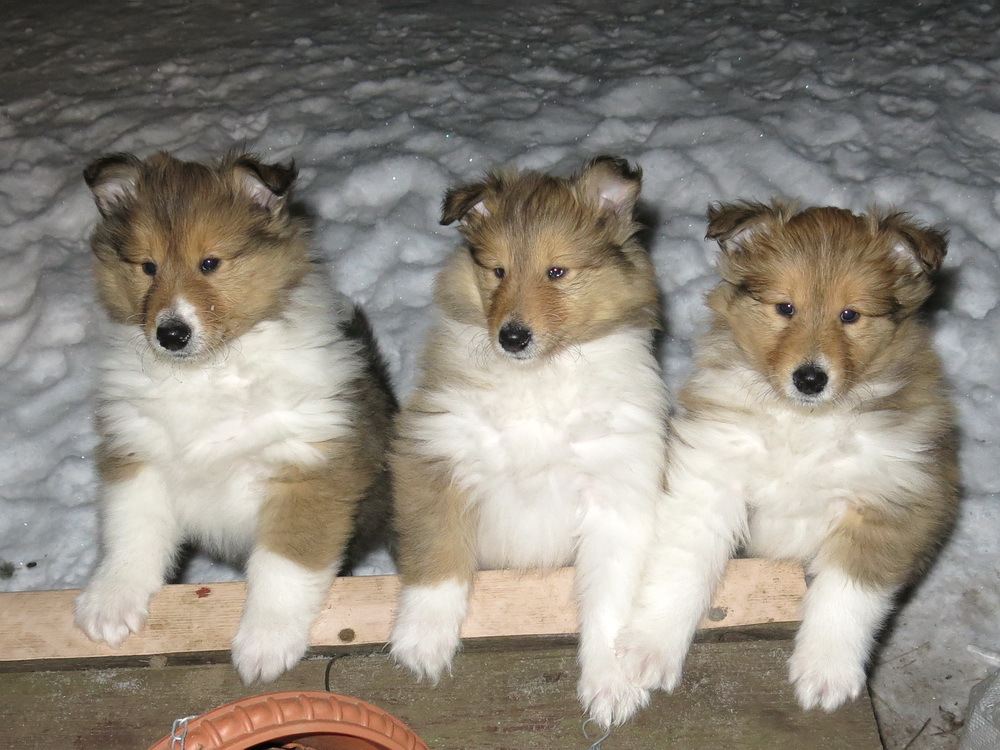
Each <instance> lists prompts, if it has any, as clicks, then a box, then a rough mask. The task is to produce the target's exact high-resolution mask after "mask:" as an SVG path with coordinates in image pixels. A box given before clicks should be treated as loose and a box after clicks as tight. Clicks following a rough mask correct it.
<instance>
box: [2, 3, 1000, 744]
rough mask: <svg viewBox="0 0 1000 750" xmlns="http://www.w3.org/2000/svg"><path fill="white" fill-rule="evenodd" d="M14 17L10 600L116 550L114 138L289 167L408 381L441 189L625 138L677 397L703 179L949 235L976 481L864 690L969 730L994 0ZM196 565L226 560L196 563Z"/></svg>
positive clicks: (994, 332) (9, 73) (7, 232)
mask: <svg viewBox="0 0 1000 750" xmlns="http://www.w3.org/2000/svg"><path fill="white" fill-rule="evenodd" d="M609 8H613V10H609ZM4 16H5V18H4V23H3V25H2V28H0V257H2V264H0V368H2V374H0V590H23V589H39V588H60V587H76V586H80V585H82V584H83V583H84V581H85V579H86V577H87V574H88V572H89V570H90V568H91V566H92V565H93V563H94V560H95V556H96V552H97V549H96V544H95V539H96V515H95V506H94V499H95V478H94V470H93V465H92V461H91V458H92V450H93V447H94V434H93V431H92V428H91V423H90V414H91V408H92V403H91V400H92V394H93V377H94V364H95V357H96V352H97V341H98V337H97V335H96V333H97V329H98V320H99V312H98V310H97V309H96V307H95V305H94V303H93V299H92V297H93V287H92V282H91V278H90V275H89V265H90V259H89V256H88V250H87V247H86V237H87V235H88V233H89V230H90V228H91V226H92V224H93V221H94V218H95V216H96V211H95V210H94V207H93V204H92V202H91V198H90V195H89V192H88V191H87V190H86V188H85V187H84V184H83V181H82V179H81V177H80V170H81V169H82V168H83V166H84V165H85V164H86V163H87V162H88V161H89V160H90V159H92V158H93V157H95V156H97V155H99V154H101V153H104V152H107V151H117V150H128V151H134V152H136V153H138V154H140V155H142V156H146V155H148V154H149V153H151V152H152V151H154V150H157V149H168V150H171V151H174V152H176V153H177V154H178V155H179V156H181V157H184V158H192V159H204V158H212V157H215V156H218V155H220V154H221V153H222V152H223V151H225V150H226V149H228V148H230V147H231V146H232V145H233V144H245V145H246V146H247V147H249V148H251V149H253V150H256V151H258V152H260V153H262V154H263V155H264V156H266V157H268V158H271V159H275V160H284V159H288V158H290V157H294V158H295V159H296V160H297V162H298V163H299V165H300V167H301V180H300V184H299V190H298V196H299V199H300V200H301V201H302V202H303V203H304V205H305V207H306V208H307V210H309V211H310V212H311V213H312V214H313V215H314V216H315V219H316V227H315V228H316V246H317V249H318V250H319V251H320V252H321V253H322V254H323V255H324V256H325V257H326V258H328V259H329V261H330V262H331V273H332V277H333V280H334V282H335V283H336V285H337V286H338V287H339V288H340V289H341V290H343V291H344V292H346V293H348V294H349V295H351V296H352V297H354V298H355V299H356V300H357V301H359V302H361V303H363V304H364V305H365V306H366V308H367V310H368V312H369V315H370V317H371V319H372V322H373V324H374V327H375V329H376V331H377V333H378V335H379V337H380V339H381V342H382V346H383V348H384V350H385V352H386V354H387V357H388V359H389V361H390V363H391V367H392V370H393V374H394V377H395V379H396V383H397V384H398V386H399V390H400V392H401V393H403V394H405V393H406V392H407V391H408V390H409V388H410V386H411V383H412V382H413V376H414V359H415V355H416V353H417V352H418V350H419V347H420V344H421V341H422V337H423V334H424V331H425V330H426V326H427V323H428V319H429V312H430V309H429V303H430V285H431V280H432V278H433V276H434V273H435V271H436V269H437V267H438V264H439V262H440V261H441V259H442V258H443V256H444V255H445V253H446V252H447V251H448V250H449V248H450V247H452V245H453V243H454V242H455V238H456V234H455V231H454V229H453V228H443V227H439V226H438V223H437V219H438V210H439V203H440V199H441V196H442V194H443V191H444V189H445V187H446V186H447V185H449V184H451V183H453V182H456V181H461V180H468V179H469V178H472V177H474V176H476V175H477V174H478V173H480V172H481V171H482V170H483V169H486V168H488V167H490V166H493V165H496V164H500V163H507V162H514V163H516V164H518V165H521V166H527V167H535V168H544V169H552V170H555V171H558V172H561V173H563V174H567V173H569V172H570V171H572V170H573V169H575V168H576V167H577V166H579V164H580V163H581V161H582V160H583V159H585V158H587V157H590V156H593V155H595V154H598V153H604V152H610V153H617V154H621V155H624V156H627V157H628V158H630V159H633V160H635V161H638V162H639V163H640V164H641V165H642V167H643V169H644V170H645V177H646V180H645V190H644V193H643V195H644V198H645V201H646V208H647V213H648V219H649V221H650V224H651V233H650V247H651V250H652V253H653V256H654V258H655V261H656V265H657V267H658V269H659V272H660V275H661V279H662V288H663V291H664V293H665V300H666V312H667V317H668V319H669V334H670V335H669V338H668V339H667V342H666V346H665V348H664V366H665V371H666V375H667V378H668V380H669V382H670V384H671V385H672V386H674V387H676V386H677V384H678V383H679V381H680V379H681V378H682V377H683V376H684V374H685V372H686V370H687V367H688V357H689V354H690V349H691V344H690V342H691V339H692V337H693V336H694V335H696V334H697V333H698V331H699V330H700V329H701V326H702V323H703V319H704V315H703V311H702V306H701V296H702V294H703V292H704V291H705V290H706V289H707V288H708V287H709V286H710V285H711V283H712V280H713V276H712V258H713V247H711V246H710V245H709V244H708V243H706V242H704V241H703V240H702V236H703V234H704V221H703V216H704V211H705V207H706V204H707V203H708V202H709V201H712V200H732V199H736V198H740V197H751V198H767V197H769V196H771V195H784V196H794V197H801V198H802V199H803V200H804V201H805V202H807V203H831V204H838V205H843V206H847V207H850V208H854V209H859V210H860V209H863V208H864V207H865V206H866V205H868V204H869V203H872V202H881V203H895V204H897V205H899V206H901V207H903V208H905V209H907V210H909V211H912V212H913V213H915V214H916V215H917V216H918V217H919V218H920V219H922V220H924V221H928V222H931V223H935V224H937V225H939V226H941V227H944V228H947V229H948V230H949V231H950V233H951V252H950V254H949V257H948V261H947V263H946V273H945V274H944V278H943V284H942V293H941V294H940V295H939V296H938V298H937V300H936V302H937V304H936V312H935V315H934V323H935V325H936V327H937V344H938V346H939V349H940V351H941V353H942V354H943V355H944V359H945V363H946V367H947V372H948V375H949V377H950V378H951V381H952V383H953V385H954V389H955V397H956V400H957V402H958V406H959V409H960V413H961V427H962V436H961V455H962V469H963V472H964V482H965V489H966V501H965V506H964V512H963V515H962V519H961V523H960V524H959V527H958V529H957V531H956V533H955V535H954V538H953V539H952V541H951V543H950V544H949V545H948V547H947V548H946V549H945V551H944V553H943V554H942V556H941V559H940V560H939V562H938V564H937V565H936V566H935V568H934V569H933V571H932V572H931V574H930V575H929V577H928V578H927V579H926V580H925V581H924V583H923V584H922V585H921V586H919V587H918V588H917V589H916V590H915V592H914V593H913V596H912V598H911V599H910V600H909V601H908V603H906V605H905V606H904V607H903V609H902V612H901V614H900V615H899V617H898V618H897V619H896V621H895V625H894V627H893V629H892V631H891V634H890V637H889V639H888V643H887V644H886V646H885V647H884V649H883V650H882V652H881V654H880V656H879V663H878V667H877V669H876V671H875V677H874V680H873V684H872V687H873V692H874V694H875V697H876V705H877V709H878V712H879V716H880V720H881V723H882V727H883V731H884V733H885V735H886V740H887V743H888V746H889V747H890V748H894V749H895V748H902V747H904V746H907V743H908V742H910V741H911V740H912V739H913V738H914V737H915V736H917V735H918V734H919V737H917V739H916V741H914V742H913V744H912V745H909V746H908V747H911V748H948V747H955V746H956V745H957V730H956V726H955V723H956V722H958V721H961V718H962V715H963V710H964V707H965V703H966V700H967V696H968V690H969V688H970V686H971V685H972V684H973V683H974V682H975V681H976V680H977V679H980V678H981V677H982V676H984V675H985V673H986V672H987V669H988V665H987V663H986V661H984V660H982V659H981V658H980V657H977V656H976V655H974V654H973V653H971V652H970V651H969V650H968V648H967V646H970V645H971V646H974V647H976V648H978V649H981V650H986V651H998V650H1000V637H998V631H1000V628H998V625H1000V574H998V566H997V560H998V555H997V553H998V547H1000V509H998V503H997V499H998V493H1000V456H998V454H997V443H998V438H1000V399H998V392H1000V354H998V352H1000V345H998V344H1000V255H998V250H997V249H996V247H997V245H996V235H997V231H998V226H1000V225H998V217H1000V187H998V186H1000V33H998V32H1000V28H998V27H1000V9H998V8H997V7H996V4H995V3H994V2H949V1H948V0H925V1H924V2H922V3H880V2H875V1H874V0H868V1H867V2H859V1H854V2H852V1H850V0H848V1H847V2H840V3H819V2H798V3H781V2H776V1H769V0H764V1H763V2H755V3H740V2H737V1H736V0H699V2H673V3H663V2H658V1H657V0H624V1H623V2H617V3H607V2H603V1H602V2H587V1H584V2H569V1H568V0H563V1H560V2H547V3H539V2H537V1H530V0H507V2H504V3H488V2H475V1H470V0H440V1H439V2H437V3H433V4H431V3H418V2H413V1H412V0H410V1H407V0H386V2H380V3H375V2H369V1H368V0H358V1H357V2H351V3H344V4H339V3H332V2H326V1H324V2H316V1H311V2H298V3H271V2H265V1H264V0H243V1H240V0H232V1H230V2H211V1H210V0H206V1H205V2H190V1H188V0H172V1H171V0H159V1H158V2H140V1H139V0H135V1H133V2H110V0H108V1H106V2H90V3H79V2H76V0H44V2H36V3H17V4H16V5H15V4H13V3H8V4H6V6H5V8H4ZM188 575H189V578H191V579H199V578H200V579H212V578H215V579H219V578H231V577H232V576H233V573H232V571H230V570H228V569H225V568H222V567H219V566H215V565H213V564H211V563H210V562H209V561H206V560H203V559H199V560H196V561H195V564H194V565H193V566H192V567H191V569H190V570H189V573H188Z"/></svg>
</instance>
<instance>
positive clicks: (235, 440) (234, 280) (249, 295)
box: [76, 153, 395, 682]
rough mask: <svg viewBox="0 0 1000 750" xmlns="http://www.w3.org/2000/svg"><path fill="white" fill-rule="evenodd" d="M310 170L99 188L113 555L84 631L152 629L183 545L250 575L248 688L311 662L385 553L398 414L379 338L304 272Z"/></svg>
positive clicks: (241, 169) (96, 579) (191, 166)
mask: <svg viewBox="0 0 1000 750" xmlns="http://www.w3.org/2000/svg"><path fill="white" fill-rule="evenodd" d="M295 176H296V172H295V169H294V167H290V166H282V165H277V164H263V163H261V162H260V161H258V160H257V159H256V158H254V157H252V156H249V155H245V154H231V155H229V156H227V157H225V158H224V159H222V160H221V161H220V162H219V163H218V164H216V165H212V166H208V165H204V164H199V163H191V162H183V161H179V160H177V159H175V158H173V157H171V156H169V155H168V154H165V153H159V154H156V155H154V156H152V157H151V158H149V159H148V160H145V161H142V160H139V159H137V158H136V157H134V156H132V155H130V154H114V155H110V156H105V157H103V158H101V159H98V160H97V161H95V162H94V163H93V164H91V165H90V166H88V167H87V169H86V170H85V171H84V177H85V179H86V181H87V184H88V185H89V186H90V189H91V190H92V191H93V193H94V198H95V200H96V202H97V207H98V209H99V210H100V213H101V218H100V221H99V222H98V224H97V227H96V229H95V231H94V233H93V237H92V240H91V245H92V248H93V251H94V253H95V255H96V256H97V263H96V273H97V286H98V291H99V299H100V302H101V305H102V306H103V307H104V309H105V310H106V311H107V314H108V317H109V318H110V333H109V336H108V339H109V340H108V347H107V352H106V355H105V357H104V361H103V364H102V369H101V378H100V386H99V388H100V390H99V392H98V398H97V427H98V432H99V434H100V446H99V451H98V458H99V464H98V468H99V473H100V477H101V480H102V483H103V488H102V502H103V519H102V521H103V525H102V530H103V543H104V544H103V547H104V550H103V556H102V559H101V561H100V563H99V565H98V567H97V570H96V572H95V573H94V576H93V578H92V579H91V581H90V583H89V585H88V586H87V588H86V590H85V591H84V592H83V593H82V594H81V595H80V597H79V598H78V599H77V601H76V622H77V625H78V626H79V627H80V628H81V629H82V630H83V631H84V632H85V633H86V634H87V635H88V636H89V637H90V638H92V639H93V640H95V641H103V642H106V643H108V644H109V645H111V646H117V645H118V644H120V643H121V642H122V640H124V638H125V637H126V636H127V635H128V634H129V632H135V631H138V630H139V629H140V628H142V626H143V624H144V622H145V620H146V616H147V613H148V604H149V600H150V597H151V595H152V594H153V593H154V592H156V591H157V590H158V589H159V588H160V586H161V585H162V584H163V582H164V580H165V577H166V576H167V575H168V573H169V571H170V570H171V568H172V566H173V564H174V562H175V559H176V555H177V552H178V550H179V548H180V546H181V544H182V542H184V541H185V540H189V541H192V542H195V543H197V544H199V545H201V546H202V547H204V548H206V549H207V550H209V551H210V552H212V553H213V554H216V555H219V556H223V557H226V558H235V559H237V560H245V562H246V574H247V583H248V587H247V600H246V606H245V608H244V611H243V617H242V620H241V622H240V626H239V630H238V632H237V633H236V637H235V639H234V641H233V663H234V664H235V666H236V669H237V671H238V672H239V674H240V676H241V677H242V678H243V679H244V680H245V681H246V682H251V681H253V680H257V679H261V680H270V679H273V678H275V677H277V676H278V675H279V674H280V673H281V672H282V671H284V670H286V669H289V668H290V667H292V666H293V665H294V664H295V663H296V662H297V661H298V660H299V659H300V658H301V657H302V655H303V654H304V653H305V650H306V647H307V646H308V640H309V629H310V627H311V625H312V622H313V620H314V618H315V616H316V614H317V613H318V611H319V609H320V607H321V605H322V603H323V601H324V599H325V595H326V591H327V589H328V587H329V585H330V583H331V580H332V578H333V577H334V576H335V575H336V574H337V571H338V570H339V569H341V568H344V569H348V568H350V567H351V566H352V565H354V564H355V563H356V562H358V561H359V560H360V559H361V558H362V557H364V555H365V554H367V553H368V552H369V551H370V550H372V549H373V548H375V547H376V546H378V545H382V544H385V543H386V542H387V540H388V528H389V523H390V521H391V504H390V499H389V492H388V487H389V482H388V466H387V462H386V459H385V455H386V452H387V449H388V440H389V432H390V420H391V417H392V413H393V411H394V409H395V401H394V399H393V397H392V394H391V392H390V391H389V389H388V387H387V381H386V380H385V379H384V377H382V376H381V374H380V373H381V363H380V361H379V360H378V357H377V353H376V352H375V350H374V347H373V342H372V340H371V337H370V332H368V331H367V327H366V324H365V323H364V321H363V319H362V318H361V316H360V311H355V310H352V308H351V306H350V305H349V304H345V303H344V302H343V301H341V300H338V299H337V298H335V296H334V295H333V293H332V291H331V290H330V289H329V288H328V284H327V280H326V278H325V274H324V272H323V270H322V268H321V267H320V266H318V265H315V264H313V263H312V262H310V260H309V259H308V257H307V253H306V246H307V238H306V231H305V228H304V225H303V222H302V221H301V220H300V219H298V218H296V217H294V216H292V215H291V214H290V213H289V210H288V199H289V193H290V190H291V188H292V184H293V182H294V180H295Z"/></svg>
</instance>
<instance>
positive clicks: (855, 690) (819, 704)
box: [788, 648, 865, 711]
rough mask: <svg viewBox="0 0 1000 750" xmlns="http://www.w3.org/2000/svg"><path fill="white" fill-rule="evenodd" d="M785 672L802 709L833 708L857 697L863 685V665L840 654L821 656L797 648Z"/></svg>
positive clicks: (825, 709)
mask: <svg viewBox="0 0 1000 750" xmlns="http://www.w3.org/2000/svg"><path fill="white" fill-rule="evenodd" d="M788 674H789V677H790V678H791V680H792V683H793V684H794V685H795V697H796V699H797V700H798V702H799V705H800V706H802V708H804V709H810V708H822V709H823V710H824V711H833V710H835V709H837V708H839V707H840V706H842V705H843V704H844V703H847V702H848V701H851V700H854V699H855V698H857V697H858V696H859V695H860V694H861V691H862V690H863V689H864V687H865V670H864V667H863V666H862V665H861V664H858V663H855V662H853V661H852V660H851V659H850V658H849V657H845V656H844V655H843V654H822V655H821V654H816V653H810V652H809V650H808V649H803V648H796V649H795V652H794V653H793V654H792V658H791V659H790V660H789V662H788Z"/></svg>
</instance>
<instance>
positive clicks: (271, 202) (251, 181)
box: [231, 154, 299, 212]
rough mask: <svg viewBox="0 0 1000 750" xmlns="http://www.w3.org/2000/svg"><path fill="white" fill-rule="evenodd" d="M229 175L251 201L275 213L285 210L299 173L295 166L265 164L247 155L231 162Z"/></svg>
mask: <svg viewBox="0 0 1000 750" xmlns="http://www.w3.org/2000/svg"><path fill="white" fill-rule="evenodd" d="M231 164H232V166H231V169H232V172H233V175H234V176H235V178H236V185H237V187H238V188H239V190H241V191H242V192H243V193H244V194H245V195H246V196H247V197H248V198H250V200H251V201H253V202H254V203H255V204H256V205H258V206H260V207H261V208H264V209H267V210H268V211H272V212H277V211H280V210H281V209H282V208H284V207H285V204H286V203H287V201H288V196H289V195H290V194H291V191H292V186H293V185H294V184H295V179H296V178H297V177H298V176H299V170H298V169H296V167H295V162H294V161H292V162H289V163H288V165H287V166H286V165H284V164H264V163H263V162H261V161H260V160H259V159H257V158H256V157H254V156H251V155H250V154H239V155H237V156H235V157H233V158H232V162H231Z"/></svg>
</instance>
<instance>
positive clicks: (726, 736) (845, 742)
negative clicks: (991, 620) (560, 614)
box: [0, 639, 881, 750]
mask: <svg viewBox="0 0 1000 750" xmlns="http://www.w3.org/2000/svg"><path fill="white" fill-rule="evenodd" d="M791 653H792V642H791V641H788V640H785V641H748V642H740V643H696V644H695V645H694V647H693V648H692V649H691V653H690V654H689V656H688V658H687V661H686V663H685V665H684V679H683V681H682V682H681V684H680V686H679V687H678V688H677V690H676V691H675V692H674V693H673V694H672V695H667V694H666V693H663V692H661V691H656V693H655V694H654V695H653V700H652V703H651V705H650V706H649V707H648V708H646V709H644V710H642V711H640V712H639V713H638V714H637V715H636V717H635V718H634V719H633V720H632V721H630V722H629V723H628V724H626V725H625V726H622V727H617V728H615V730H614V731H613V732H612V734H611V737H610V739H609V740H608V741H607V742H605V743H604V744H603V745H602V747H604V748H607V750H612V748H617V749H620V748H669V750H714V749H715V748H726V749H727V750H736V749H737V748H738V749H739V750H765V748H766V749H767V750H771V749H772V748H788V749H789V750H876V749H877V748H878V749H880V748H881V743H880V742H879V738H878V729H877V728H876V725H875V717H874V716H873V715H872V707H871V702H870V701H869V700H868V695H867V693H866V694H863V695H862V696H861V698H859V699H858V700H857V701H853V702H851V703H848V704H847V705H845V706H843V707H842V708H840V709H838V710H837V711H834V712H833V713H826V712H825V711H803V710H802V709H801V708H799V706H798V703H797V702H796V701H795V695H794V693H793V692H792V686H791V685H790V684H789V682H788V666H787V663H788V657H789V656H790V655H791ZM330 661H331V660H329V659H307V660H305V661H303V662H301V663H300V664H298V665H297V666H296V667H295V668H294V669H292V670H291V671H289V672H286V673H285V674H283V675H281V677H279V678H278V679H277V680H276V681H275V682H273V683H270V684H268V685H267V686H266V687H261V686H259V685H253V686H250V687H247V686H245V685H244V684H243V683H242V682H240V679H239V677H238V676H237V674H236V671H235V670H234V669H233V668H232V667H231V666H230V665H229V664H207V665H206V664H196V665H184V666H167V667H162V668H150V667H148V666H146V667H126V668H121V667H115V668H112V669H81V670H74V671H71V672H44V671H38V672H31V671H24V672H8V673H6V674H0V735H2V737H3V740H4V742H3V743H2V745H0V746H2V747H3V748H5V749H9V750H14V749H15V748H16V749H17V750H41V749H42V748H44V749H45V750H55V749H56V748H58V749H59V750H62V748H88V749H90V748H94V749H99V750H138V748H147V747H149V746H150V745H152V744H153V743H154V742H156V741H157V740H158V739H160V738H161V737H163V736H165V735H168V734H169V733H170V728H171V724H172V722H173V720H174V719H178V718H181V717H184V716H198V715H200V714H203V713H205V712H207V711H209V710H211V709H212V708H214V707H216V706H218V705H221V704H223V703H228V702H229V701H232V700H236V699H238V698H246V697H250V696H255V695H259V694H260V693H261V692H268V693H270V692H275V691H281V690H322V689H323V686H324V684H325V683H326V681H327V680H329V683H330V688H331V689H332V690H334V691H335V692H337V693H342V694H347V695H351V696H354V697H356V698H361V699H362V700H366V701H369V702H371V703H374V704H375V705H377V706H379V707H380V708H382V709H384V710H385V711H388V712H389V713H391V714H393V715H394V716H397V717H398V718H400V719H401V720H403V721H405V722H406V723H407V724H408V725H409V726H410V727H411V728H412V729H413V730H414V731H415V732H416V733H417V734H418V735H419V736H420V737H421V739H423V741H424V742H426V743H427V744H428V745H429V746H430V747H432V748H434V750H467V749H468V748H475V750H510V748H518V750H583V749H584V748H588V747H590V746H591V745H592V743H593V742H594V740H595V739H596V737H597V736H599V735H600V732H598V731H595V727H593V726H588V728H587V729H588V733H589V734H590V736H591V739H590V741H586V740H585V739H584V735H583V731H582V724H583V718H584V717H583V715H582V712H581V710H580V703H579V701H578V700H577V697H576V683H577V680H578V679H579V676H580V670H579V667H578V666H577V662H576V649H575V648H574V647H573V646H572V645H562V646H553V647H547V648H535V649H529V650H524V649H519V648H516V647H513V646H511V645H510V644H508V643H507V642H506V641H504V640H493V639H491V640H490V641H488V642H487V643H484V644H483V648H479V649H474V650H469V651H463V652H462V653H460V654H459V655H458V656H457V657H456V658H455V664H454V670H453V671H452V673H451V674H450V675H446V676H445V677H444V678H443V679H442V680H441V682H440V683H438V684H437V685H430V684H428V683H427V682H426V681H424V682H418V681H417V680H416V678H414V677H413V676H412V675H410V674H409V673H408V672H406V671H405V670H401V669H400V668H399V667H397V666H396V665H395V664H394V663H393V661H392V658H391V657H390V656H389V655H388V654H383V653H371V652H370V651H369V652H368V653H362V652H358V653H350V654H346V655H341V656H340V658H337V659H336V660H335V661H334V662H333V663H332V664H331V663H330ZM328 670H329V671H328ZM189 739H190V738H189ZM178 744H179V743H178ZM193 744H194V743H192V742H188V744H187V747H188V748H189V750H191V748H192V745H193ZM274 744H278V743H274ZM235 746H236V745H235V744H229V745H227V747H235ZM240 747H245V745H240Z"/></svg>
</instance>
